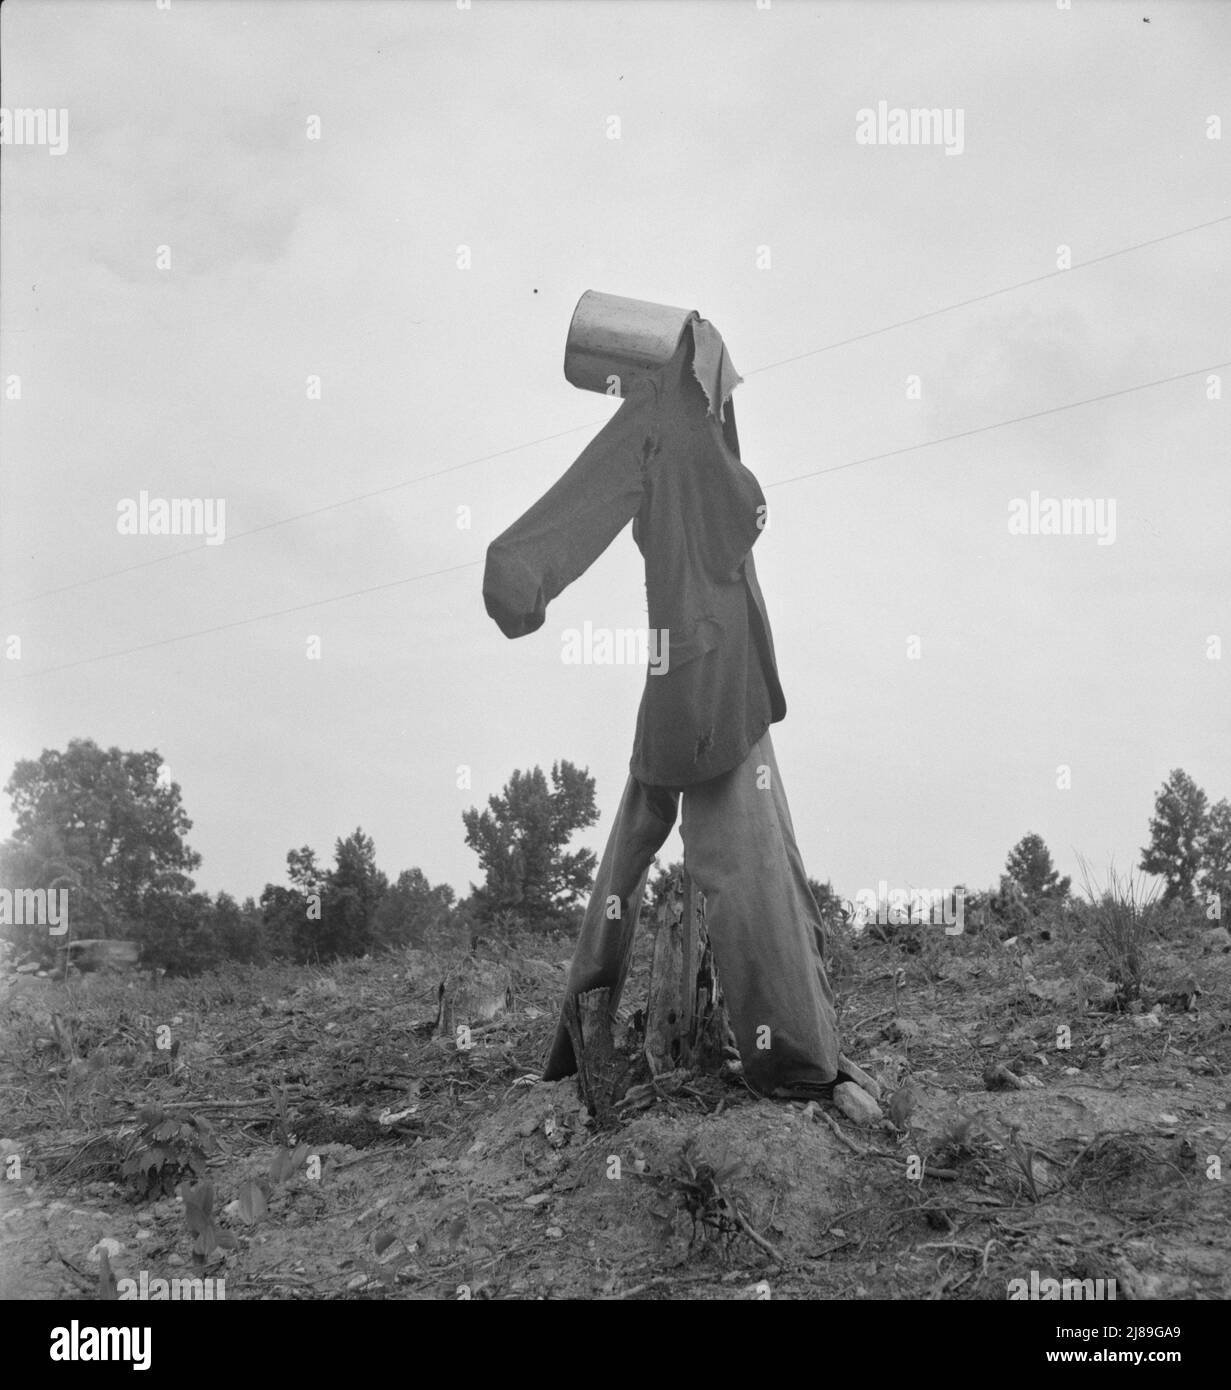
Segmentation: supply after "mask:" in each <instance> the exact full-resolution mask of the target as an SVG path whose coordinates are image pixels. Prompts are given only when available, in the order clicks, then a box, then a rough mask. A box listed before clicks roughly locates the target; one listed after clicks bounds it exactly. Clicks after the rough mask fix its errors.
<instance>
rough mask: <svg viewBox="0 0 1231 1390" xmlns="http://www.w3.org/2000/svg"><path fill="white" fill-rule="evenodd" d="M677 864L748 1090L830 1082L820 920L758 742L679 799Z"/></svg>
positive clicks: (770, 755)
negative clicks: (699, 918) (696, 908)
mask: <svg viewBox="0 0 1231 1390" xmlns="http://www.w3.org/2000/svg"><path fill="white" fill-rule="evenodd" d="M680 829H681V832H682V834H683V838H684V862H685V864H686V865H687V866H688V868H689V870H690V872H691V873H692V876H693V879H694V881H695V882H696V884H697V886H698V887H699V888H700V889H701V890H702V891H703V892H704V893H705V899H706V925H707V927H708V929H709V934H710V941H711V942H712V943H713V947H714V960H715V962H716V964H717V966H718V976H719V981H720V983H721V985H722V989H723V993H724V995H725V998H726V1002H727V1010H728V1013H729V1014H730V1017H731V1027H732V1030H733V1031H734V1033H735V1039H736V1042H737V1043H738V1045H739V1050H740V1056H741V1058H742V1059H743V1063H744V1075H745V1077H746V1078H747V1080H748V1082H749V1084H750V1085H751V1086H752V1087H753V1088H754V1089H756V1090H758V1091H760V1092H762V1093H763V1094H769V1093H770V1092H772V1091H774V1090H776V1089H778V1088H783V1087H790V1086H791V1085H792V1084H794V1083H797V1082H808V1083H813V1084H816V1083H821V1084H824V1083H827V1082H832V1081H833V1080H834V1078H835V1077H836V1076H837V1073H838V1052H839V1044H838V1027H837V1017H836V1013H835V1010H834V1001H833V991H832V989H831V988H830V984H829V979H828V976H827V975H826V973H825V966H824V963H823V962H822V960H821V954H820V951H819V949H818V945H817V942H818V939H820V938H821V922H820V915H819V913H818V910H817V906H816V901H815V899H814V898H813V896H812V893H811V891H810V889H809V888H808V879H807V875H806V874H805V872H804V866H803V861H802V859H801V857H800V854H799V848H798V846H797V845H796V843H795V830H794V827H793V826H792V824H791V813H790V809H789V807H788V806H787V801H786V794H785V792H784V791H783V789H782V779H781V778H780V776H779V775H778V764H777V762H776V760H775V758H774V750H773V744H772V743H771V741H770V737H769V734H768V732H767V733H766V734H765V735H764V737H763V738H762V739H761V740H760V741H759V742H758V743H757V744H756V745H755V747H754V748H753V750H752V752H751V753H750V754H749V756H748V758H747V759H746V760H745V761H744V762H743V763H742V764H741V765H740V766H739V767H737V768H735V769H733V770H732V771H731V772H728V773H724V774H723V776H721V777H715V778H714V779H713V780H712V781H709V782H703V783H701V784H700V785H698V786H695V787H686V788H685V789H684V817H683V822H682V824H681V827H680Z"/></svg>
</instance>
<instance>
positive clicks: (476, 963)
mask: <svg viewBox="0 0 1231 1390" xmlns="http://www.w3.org/2000/svg"><path fill="white" fill-rule="evenodd" d="M436 998H437V1002H436V1025H435V1028H434V1030H433V1031H434V1033H435V1035H436V1036H437V1037H448V1038H451V1037H454V1036H455V1035H456V1032H457V1029H458V1027H459V1026H460V1025H463V1024H464V1025H466V1026H467V1027H473V1026H475V1025H476V1024H479V1023H487V1022H490V1021H491V1020H492V1019H494V1018H498V1017H499V1016H500V1015H501V1014H502V1013H504V1012H505V1011H506V1010H508V1009H511V1008H512V1007H513V977H512V975H511V974H510V973H509V970H508V968H507V967H506V966H503V965H497V964H495V963H494V962H492V961H485V960H478V959H476V958H475V957H474V956H463V957H462V959H461V960H460V961H459V962H458V964H457V965H456V966H455V967H454V968H453V969H452V970H450V971H449V973H448V974H447V975H446V976H445V978H444V979H443V980H442V981H441V984H440V988H439V990H438V991H437V996H436Z"/></svg>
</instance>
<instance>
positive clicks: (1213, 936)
mask: <svg viewBox="0 0 1231 1390" xmlns="http://www.w3.org/2000/svg"><path fill="white" fill-rule="evenodd" d="M1205 949H1206V950H1207V951H1231V932H1229V931H1228V930H1227V929H1226V927H1212V928H1211V929H1210V930H1209V931H1207V932H1206V934H1205Z"/></svg>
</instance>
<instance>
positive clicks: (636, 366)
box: [564, 290, 696, 396]
mask: <svg viewBox="0 0 1231 1390" xmlns="http://www.w3.org/2000/svg"><path fill="white" fill-rule="evenodd" d="M695 315H696V310H694V309H676V308H673V307H672V306H671V305H670V304H651V303H650V302H649V301H648V300H645V299H625V298H623V297H622V296H621V295H618V294H600V293H599V292H598V291H597V290H587V291H586V292H585V294H583V295H582V296H581V298H580V299H579V300H578V301H577V307H576V309H574V310H573V320H572V322H571V323H570V324H569V326H568V340H567V342H566V343H565V345H564V375H565V377H566V378H567V379H568V380H569V381H570V382H572V384H573V385H574V386H579V387H581V389H582V390H583V391H598V392H599V393H600V394H602V395H604V396H623V395H625V394H626V393H627V391H628V388H629V386H630V385H631V384H632V382H633V381H634V380H636V378H637V377H639V376H644V375H646V374H647V373H648V372H653V371H656V370H657V369H658V368H659V367H661V366H662V365H663V364H664V363H665V362H669V361H670V360H671V357H672V355H673V353H674V352H675V349H676V347H677V346H678V345H679V341H680V334H681V333H682V332H683V331H684V325H685V324H686V323H687V322H688V321H689V319H691V318H693V317H695Z"/></svg>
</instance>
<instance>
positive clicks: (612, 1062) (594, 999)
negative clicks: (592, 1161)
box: [564, 989, 620, 1128]
mask: <svg viewBox="0 0 1231 1390" xmlns="http://www.w3.org/2000/svg"><path fill="white" fill-rule="evenodd" d="M564 1026H565V1027H566V1028H567V1029H568V1035H569V1038H570V1039H571V1041H572V1044H573V1054H574V1056H575V1057H576V1058H577V1084H578V1086H580V1088H581V1095H582V1099H583V1100H584V1101H585V1103H586V1106H587V1107H588V1108H589V1111H590V1113H591V1114H592V1115H593V1116H594V1121H595V1123H596V1124H597V1125H598V1126H599V1127H600V1128H601V1127H603V1126H604V1125H607V1124H609V1123H610V1122H611V1118H612V1114H613V1110H614V1105H615V1099H616V1097H615V1087H616V1079H617V1074H618V1073H619V1071H620V1065H619V1060H618V1058H617V1057H616V1050H615V1041H614V1039H613V1037H612V1033H611V991H610V990H608V989H592V990H589V991H587V992H586V993H585V994H578V995H574V996H573V997H572V998H571V999H569V1000H568V1002H567V1003H566V1004H565V1006H564Z"/></svg>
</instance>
